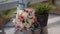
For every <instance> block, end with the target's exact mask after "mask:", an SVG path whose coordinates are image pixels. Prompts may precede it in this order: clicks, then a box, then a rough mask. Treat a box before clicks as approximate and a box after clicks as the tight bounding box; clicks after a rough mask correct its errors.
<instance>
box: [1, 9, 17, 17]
mask: <svg viewBox="0 0 60 34" xmlns="http://www.w3.org/2000/svg"><path fill="white" fill-rule="evenodd" d="M15 10H16V8H11V9H8V10H3V11H0V18H2V17H3V16H4V15H8V16H9V15H11V14H13V12H14V11H15Z"/></svg>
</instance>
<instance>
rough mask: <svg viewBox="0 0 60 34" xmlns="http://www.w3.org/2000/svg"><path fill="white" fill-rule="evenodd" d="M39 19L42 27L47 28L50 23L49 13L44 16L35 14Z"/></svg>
mask: <svg viewBox="0 0 60 34" xmlns="http://www.w3.org/2000/svg"><path fill="white" fill-rule="evenodd" d="M35 15H36V17H37V21H38V22H40V23H41V26H47V21H48V13H47V14H43V15H38V14H35Z"/></svg>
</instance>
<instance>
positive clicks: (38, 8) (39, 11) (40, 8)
mask: <svg viewBox="0 0 60 34" xmlns="http://www.w3.org/2000/svg"><path fill="white" fill-rule="evenodd" d="M33 8H34V9H35V15H36V16H37V20H38V21H39V22H40V23H41V25H42V26H46V25H47V20H48V12H49V10H50V9H51V5H50V4H49V3H39V4H35V6H34V7H33Z"/></svg>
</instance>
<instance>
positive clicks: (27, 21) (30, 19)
mask: <svg viewBox="0 0 60 34" xmlns="http://www.w3.org/2000/svg"><path fill="white" fill-rule="evenodd" d="M24 13H28V14H27V16H26V17H25V15H24ZM32 13H33V11H32V10H31V9H26V10H22V12H20V14H18V17H16V18H17V19H18V21H19V23H20V24H19V23H18V21H17V22H16V23H18V24H17V25H16V28H17V29H20V30H22V29H25V30H27V29H29V28H30V27H32V25H33V24H34V23H35V24H36V23H37V17H36V16H33V15H32ZM16 16H17V15H16ZM21 25H22V26H21Z"/></svg>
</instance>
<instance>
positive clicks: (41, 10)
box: [31, 3, 51, 14]
mask: <svg viewBox="0 0 60 34" xmlns="http://www.w3.org/2000/svg"><path fill="white" fill-rule="evenodd" d="M31 6H32V7H33V8H34V9H35V11H36V13H37V14H46V13H48V12H49V10H50V9H51V5H50V4H49V3H35V4H32V5H31Z"/></svg>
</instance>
